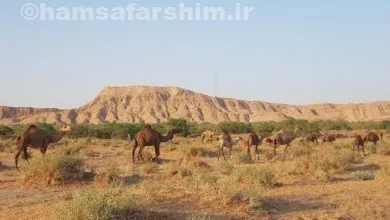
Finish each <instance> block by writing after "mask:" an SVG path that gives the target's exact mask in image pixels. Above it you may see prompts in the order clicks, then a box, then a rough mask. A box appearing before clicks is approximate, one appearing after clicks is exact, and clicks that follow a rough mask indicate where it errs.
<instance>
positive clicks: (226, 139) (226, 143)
mask: <svg viewBox="0 0 390 220" xmlns="http://www.w3.org/2000/svg"><path fill="white" fill-rule="evenodd" d="M242 140H243V139H242V137H236V138H234V139H232V137H231V136H230V135H229V134H228V133H226V132H222V134H221V135H220V136H219V140H218V143H219V151H218V161H219V157H220V155H221V153H222V156H223V159H224V160H225V161H226V158H225V152H224V151H223V149H224V148H225V147H226V148H228V149H229V158H231V155H232V148H233V146H234V145H237V144H238V142H239V141H242Z"/></svg>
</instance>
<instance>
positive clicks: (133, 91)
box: [98, 85, 195, 96]
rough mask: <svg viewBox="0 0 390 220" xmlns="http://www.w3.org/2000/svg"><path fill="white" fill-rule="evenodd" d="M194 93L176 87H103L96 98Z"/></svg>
mask: <svg viewBox="0 0 390 220" xmlns="http://www.w3.org/2000/svg"><path fill="white" fill-rule="evenodd" d="M194 93H195V92H193V91H190V90H187V89H183V88H180V87H176V86H145V85H134V86H105V87H104V88H103V89H102V90H101V92H100V93H99V95H98V96H107V95H109V96H123V95H137V94H169V95H172V96H177V95H182V94H194Z"/></svg>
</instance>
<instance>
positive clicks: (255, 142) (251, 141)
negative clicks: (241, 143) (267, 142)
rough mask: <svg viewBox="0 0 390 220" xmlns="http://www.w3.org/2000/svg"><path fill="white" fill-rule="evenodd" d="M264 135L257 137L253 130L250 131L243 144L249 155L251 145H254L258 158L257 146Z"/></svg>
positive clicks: (258, 158)
mask: <svg viewBox="0 0 390 220" xmlns="http://www.w3.org/2000/svg"><path fill="white" fill-rule="evenodd" d="M263 139H264V136H261V137H259V136H258V135H257V134H256V133H255V132H251V133H250V134H249V136H248V138H247V139H246V141H245V145H246V147H247V149H248V154H249V155H251V147H252V146H253V145H254V146H255V152H256V158H257V160H260V155H259V150H258V146H259V145H261V143H262V142H263Z"/></svg>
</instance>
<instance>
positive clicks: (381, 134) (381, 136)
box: [379, 131, 383, 140]
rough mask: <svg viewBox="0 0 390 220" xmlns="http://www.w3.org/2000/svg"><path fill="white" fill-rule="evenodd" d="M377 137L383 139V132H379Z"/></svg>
mask: <svg viewBox="0 0 390 220" xmlns="http://www.w3.org/2000/svg"><path fill="white" fill-rule="evenodd" d="M379 137H380V138H381V140H383V132H382V131H381V132H379Z"/></svg>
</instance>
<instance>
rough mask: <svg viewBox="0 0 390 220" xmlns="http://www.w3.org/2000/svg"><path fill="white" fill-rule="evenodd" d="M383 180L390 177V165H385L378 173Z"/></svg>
mask: <svg viewBox="0 0 390 220" xmlns="http://www.w3.org/2000/svg"><path fill="white" fill-rule="evenodd" d="M377 176H378V177H379V178H380V179H381V180H382V181H384V180H386V179H387V178H388V177H390V166H389V165H385V166H383V167H382V169H381V170H380V171H379V172H378V175H377Z"/></svg>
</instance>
